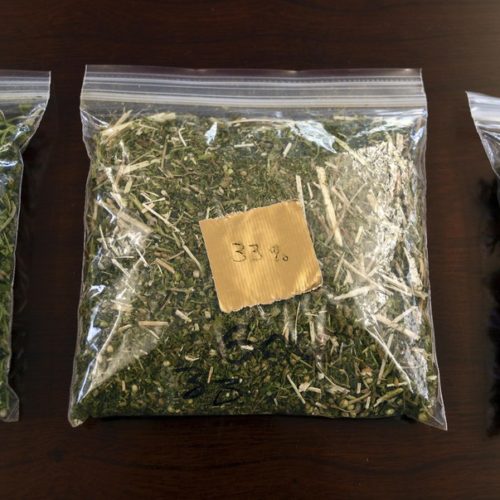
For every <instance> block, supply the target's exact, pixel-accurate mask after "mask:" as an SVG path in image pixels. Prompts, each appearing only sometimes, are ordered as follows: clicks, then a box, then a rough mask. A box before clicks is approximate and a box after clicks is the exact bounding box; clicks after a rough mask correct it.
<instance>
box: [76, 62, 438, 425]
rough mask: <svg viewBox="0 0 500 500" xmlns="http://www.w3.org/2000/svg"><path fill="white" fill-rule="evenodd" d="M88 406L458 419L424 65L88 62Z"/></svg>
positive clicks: (102, 413)
mask: <svg viewBox="0 0 500 500" xmlns="http://www.w3.org/2000/svg"><path fill="white" fill-rule="evenodd" d="M81 114H82V122H83V133H84V140H85V143H86V146H87V151H88V153H89V156H90V159H91V167H90V174H89V179H88V186H87V198H86V211H85V249H84V265H83V279H82V290H81V301H80V309H79V332H78V344H77V352H76V358H75V364H74V374H73V382H72V389H71V401H70V410H69V419H70V422H71V423H72V425H78V424H81V423H82V422H83V421H84V420H86V419H87V418H88V417H91V416H92V417H106V416H119V415H123V416H131V415H215V414H217V415H220V414H233V415H234V414H273V413H276V414H288V415H317V416H325V417H386V416H403V415H404V416H408V417H410V418H414V419H418V420H420V421H422V422H425V423H427V424H430V425H433V426H436V427H439V428H442V429H445V428H446V419H445V414H444V408H443V402H442V397H441V390H440V381H439V371H438V366H437V362H436V354H435V347H434V332H433V325H432V317H431V308H430V289H429V274H428V264H427V248H426V225H425V188H426V184H425V170H424V154H425V143H426V118H427V107H426V97H425V93H424V89H423V85H422V80H421V76H420V73H419V71H415V70H406V69H405V70H353V71H333V72H326V73H325V72H321V73H320V72H262V73H259V74H257V73H249V72H236V73H228V72H224V71H195V70H162V69H159V68H130V67H99V66H93V67H89V68H87V72H86V76H85V81H84V84H83V89H82V95H81Z"/></svg>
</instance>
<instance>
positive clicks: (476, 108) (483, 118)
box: [467, 92, 500, 124]
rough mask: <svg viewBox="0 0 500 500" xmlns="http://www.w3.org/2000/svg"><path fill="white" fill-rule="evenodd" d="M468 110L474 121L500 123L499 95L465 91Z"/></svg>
mask: <svg viewBox="0 0 500 500" xmlns="http://www.w3.org/2000/svg"><path fill="white" fill-rule="evenodd" d="M467 98H468V99H469V107H470V112H471V114H472V118H473V119H474V120H475V121H476V122H483V123H485V122H488V123H498V124H500V97H493V96H490V95H487V94H481V93H478V92H467Z"/></svg>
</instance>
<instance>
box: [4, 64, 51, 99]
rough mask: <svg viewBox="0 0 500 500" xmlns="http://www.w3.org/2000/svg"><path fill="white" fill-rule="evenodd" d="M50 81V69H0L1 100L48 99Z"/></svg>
mask: <svg viewBox="0 0 500 500" xmlns="http://www.w3.org/2000/svg"><path fill="white" fill-rule="evenodd" d="M50 83H51V73H50V71H24V70H4V69H0V101H11V100H19V101H22V100H40V101H47V100H48V98H49V94H50Z"/></svg>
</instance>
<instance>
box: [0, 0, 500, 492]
mask: <svg viewBox="0 0 500 500" xmlns="http://www.w3.org/2000/svg"><path fill="white" fill-rule="evenodd" d="M0 20H1V23H0V26H1V27H0V67H2V68H17V69H51V70H52V71H53V86H52V91H53V93H52V98H51V101H50V106H49V109H48V112H47V115H46V119H45V120H44V122H43V125H42V126H41V128H40V130H39V133H38V134H37V136H36V139H35V140H34V141H33V143H32V146H31V147H30V149H29V151H28V153H27V155H26V176H25V190H24V197H23V198H24V201H23V213H22V219H21V232H20V244H19V249H18V256H19V269H18V275H17V285H16V297H17V303H16V315H15V327H14V336H15V340H14V346H15V356H16V359H15V363H14V365H15V376H14V383H15V387H16V389H17V391H18V393H19V395H20V396H21V398H22V417H21V421H20V422H19V423H16V424H3V425H0V498H3V499H10V498H55V499H68V498H85V499H88V498H121V497H123V498H142V497H144V498H160V497H167V495H168V496H172V497H178V496H188V495H190V496H198V497H210V498H212V497H219V496H230V495H237V496H243V497H264V496H265V497H268V496H276V497H278V498H283V497H312V498H314V497H338V498H402V497H407V498H495V497H496V498H498V497H499V495H500V436H498V437H495V436H492V435H491V434H490V433H489V432H488V428H489V427H490V424H491V422H492V419H493V416H494V415H493V407H492V405H491V403H490V399H491V394H492V388H493V383H494V377H493V347H492V344H491V342H490V340H489V338H488V324H489V317H490V311H491V308H492V300H491V298H490V292H489V290H488V286H487V283H488V279H489V277H490V276H491V274H492V272H493V271H494V270H495V269H496V268H500V256H499V252H497V253H496V254H495V253H493V254H491V253H488V250H487V248H486V245H485V239H486V238H485V228H486V220H487V212H486V211H485V210H483V209H482V207H481V201H480V181H481V179H486V180H489V179H491V178H492V173H491V170H490V167H489V164H488V161H487V159H486V156H485V154H484V151H483V148H482V146H481V144H480V142H479V139H478V137H477V135H476V132H475V130H474V126H473V123H472V120H471V118H470V115H469V112H468V107H467V102H466V97H465V90H466V89H471V90H476V91H480V92H486V93H491V94H497V95H500V64H499V47H500V2H497V1H494V0H489V1H488V0H481V1H479V0H460V1H459V0H456V1H451V0H450V1H445V0H440V1H434V2H432V1H421V2H418V1H398V0H343V1H342V0H337V1H334V0H329V1H328V0H288V1H286V0H281V1H272V0H255V1H250V0H235V1H232V2H230V1H224V0H205V1H202V0H198V1H196V0H172V1H160V0H156V1H155V0H145V1H142V2H139V1H132V0H121V1H112V0H85V1H78V0H43V1H40V0H15V1H7V0H1V1H0ZM86 63H116V64H147V65H169V66H184V67H250V68H256V67H259V68H295V69H308V68H338V67H422V68H423V70H424V78H425V83H426V89H427V93H428V98H429V142H428V153H427V177H428V214H429V252H430V265H431V279H432V291H433V310H434V318H435V326H436V335H437V348H438V357H439V364H440V367H441V374H442V383H443V392H444V398H445V404H446V411H447V415H448V424H449V431H448V432H442V431H438V430H435V429H432V428H430V427H426V426H424V425H418V424H411V423H409V422H405V421H401V420H391V419H386V420H380V421H330V420H326V419H314V418H285V417H248V418H247V417H245V418H177V419H168V418H165V419H115V420H110V421H91V422H89V423H87V424H86V425H84V426H82V427H79V428H77V429H72V428H71V427H70V426H69V424H68V422H67V419H66V413H67V406H68V394H69V383H70V377H71V370H72V360H73V350H74V346H75V340H76V310H77V300H78V294H79V287H80V270H81V258H82V251H81V250H82V236H83V232H82V231H83V227H82V214H83V198H84V186H85V179H86V175H87V170H88V159H87V156H86V153H85V149H84V146H83V143H82V141H81V126H80V118H79V110H78V105H79V90H80V85H81V82H82V76H83V71H84V65H85V64H86Z"/></svg>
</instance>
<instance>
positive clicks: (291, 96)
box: [81, 65, 426, 107]
mask: <svg viewBox="0 0 500 500" xmlns="http://www.w3.org/2000/svg"><path fill="white" fill-rule="evenodd" d="M81 99H82V102H83V103H85V102H92V101H108V102H136V103H151V104H154V103H158V104H159V103H163V104H177V105H190V106H204V105H205V106H234V107H238V106H240V107H246V106H249V107H287V106H289V107H301V106H307V107H328V106H346V107H349V106H353V107H354V106H356V107H385V106H388V107H403V106H425V105H426V98H425V91H424V86H423V82H422V75H421V70H419V69H410V68H406V69H405V68H402V69H391V68H383V69H339V70H305V71H292V70H248V69H238V70H229V69H220V70H219V69H197V70H195V69H184V68H159V67H143V66H93V65H92V66H87V68H86V73H85V78H84V83H83V88H82V95H81Z"/></svg>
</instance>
